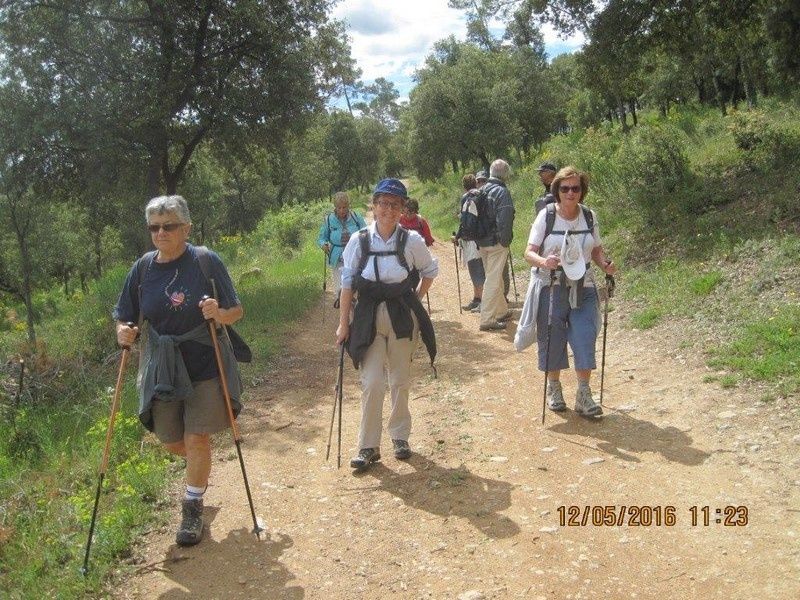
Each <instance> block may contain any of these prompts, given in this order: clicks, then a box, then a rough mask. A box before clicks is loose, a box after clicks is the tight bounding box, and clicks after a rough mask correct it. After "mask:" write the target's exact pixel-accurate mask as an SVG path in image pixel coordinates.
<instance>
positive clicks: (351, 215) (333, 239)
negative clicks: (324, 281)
mask: <svg viewBox="0 0 800 600" xmlns="http://www.w3.org/2000/svg"><path fill="white" fill-rule="evenodd" d="M366 226H367V224H366V222H365V221H364V217H362V216H361V215H359V214H358V213H357V212H355V211H354V210H350V198H349V197H348V195H347V193H346V192H336V194H335V195H334V196H333V212H331V213H328V214H327V215H325V219H324V220H323V222H322V226H321V227H320V228H319V236H317V246H319V247H320V248H322V250H323V251H324V252H325V254H326V255H327V256H328V265H330V267H331V273H332V276H333V295H334V297H335V298H336V301H338V300H339V290H340V289H341V286H342V251H343V250H344V247H345V246H346V245H347V242H348V240H349V239H350V236H351V235H353V234H355V233H357V232H358V230H359V229H362V228H364V227H366Z"/></svg>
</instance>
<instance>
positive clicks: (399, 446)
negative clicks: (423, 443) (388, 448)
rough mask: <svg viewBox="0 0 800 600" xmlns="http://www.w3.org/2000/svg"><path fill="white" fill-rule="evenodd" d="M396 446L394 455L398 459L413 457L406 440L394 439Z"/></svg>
mask: <svg viewBox="0 0 800 600" xmlns="http://www.w3.org/2000/svg"><path fill="white" fill-rule="evenodd" d="M392 445H393V446H394V457H395V458H396V459H397V460H406V459H408V458H411V447H410V446H409V445H408V442H407V441H406V440H392Z"/></svg>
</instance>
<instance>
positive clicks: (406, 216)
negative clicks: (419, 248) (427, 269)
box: [400, 198, 436, 289]
mask: <svg viewBox="0 0 800 600" xmlns="http://www.w3.org/2000/svg"><path fill="white" fill-rule="evenodd" d="M400 227H403V228H404V229H408V230H409V231H416V232H417V233H418V234H420V235H421V236H422V239H423V240H425V245H426V246H428V247H430V246H433V243H434V242H435V241H436V240H434V239H433V235H431V228H430V226H429V225H428V222H427V221H426V220H425V219H423V218H422V217H421V216H420V215H419V202H417V201H416V200H414V199H413V198H409V199H408V200H406V206H405V208H404V209H403V213H402V214H401V215H400ZM418 285H419V272H418V271H417V270H416V269H412V271H411V287H412V288H414V289H417V286H418Z"/></svg>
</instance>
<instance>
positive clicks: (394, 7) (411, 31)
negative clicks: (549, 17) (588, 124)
mask: <svg viewBox="0 0 800 600" xmlns="http://www.w3.org/2000/svg"><path fill="white" fill-rule="evenodd" d="M332 16H333V17H334V18H336V19H339V20H342V21H345V22H346V23H347V29H348V35H349V36H350V44H351V48H352V54H353V58H355V60H356V63H357V64H358V67H359V68H360V69H361V70H362V72H363V73H362V79H363V80H364V82H365V83H371V82H372V81H373V80H375V78H377V77H385V78H386V79H388V80H389V81H392V82H394V84H395V87H396V88H397V90H398V91H399V92H400V96H401V100H404V99H406V98H407V97H408V92H409V90H411V88H412V87H413V85H414V82H413V81H412V76H413V74H414V71H416V69H417V68H418V67H420V66H421V65H422V64H423V63H424V62H425V57H426V56H427V55H428V54H429V53H430V52H431V50H432V49H433V45H434V43H436V42H437V41H438V40H440V39H443V38H446V37H447V36H449V35H451V34H452V35H454V36H455V37H456V38H457V39H460V40H463V39H464V38H465V36H466V23H465V17H464V13H463V11H459V10H455V9H451V8H448V6H447V0H402V1H399V0H394V1H392V0H340V1H339V3H338V4H337V5H336V6H335V7H334V9H333V11H332ZM542 33H543V35H544V40H545V48H546V50H547V54H548V56H549V57H550V58H553V57H554V56H557V55H558V54H562V53H564V52H571V51H573V50H575V49H577V48H580V46H581V45H582V44H583V37H582V36H581V35H578V36H574V37H571V38H569V39H561V38H559V37H558V35H557V34H556V33H555V32H554V31H553V30H552V29H544V30H543V31H542Z"/></svg>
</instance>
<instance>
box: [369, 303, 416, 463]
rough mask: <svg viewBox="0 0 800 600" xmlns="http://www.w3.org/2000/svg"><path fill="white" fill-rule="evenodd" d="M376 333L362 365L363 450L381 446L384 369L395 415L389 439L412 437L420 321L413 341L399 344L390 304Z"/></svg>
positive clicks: (377, 322) (380, 314)
mask: <svg viewBox="0 0 800 600" xmlns="http://www.w3.org/2000/svg"><path fill="white" fill-rule="evenodd" d="M412 317H413V313H412ZM375 330H376V332H375V341H374V342H372V345H371V346H370V347H369V350H367V354H366V355H365V356H364V361H363V362H362V364H361V390H362V391H361V426H360V427H359V430H358V447H359V449H361V448H379V447H380V445H381V429H382V425H383V398H384V396H385V395H386V376H385V375H384V367H388V375H389V377H388V379H389V389H390V391H391V397H392V412H391V414H390V415H389V423H388V427H387V429H388V431H389V435H390V436H391V438H392V439H393V440H408V436H409V434H410V433H411V413H410V412H409V410H408V392H409V389H410V387H411V358H412V356H413V354H414V350H415V349H416V347H417V343H418V341H419V328H418V326H417V321H416V317H414V337H413V339H411V340H409V339H406V338H404V339H401V340H398V339H397V337H396V336H395V334H394V330H393V329H392V322H391V320H390V319H389V312H388V311H387V310H386V303H385V302H381V303H380V304H379V305H378V310H377V313H376V315H375Z"/></svg>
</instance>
